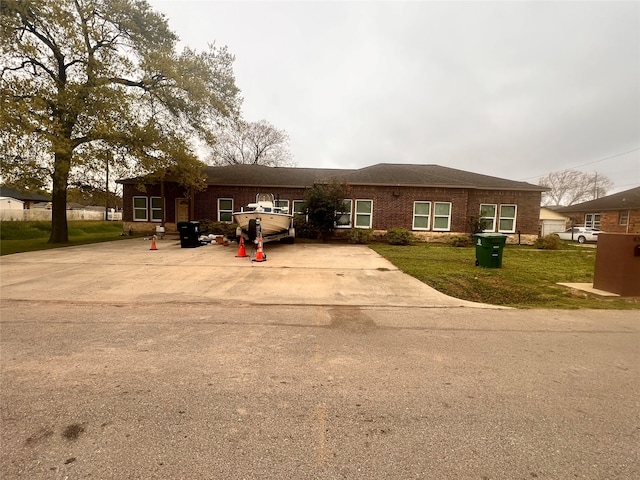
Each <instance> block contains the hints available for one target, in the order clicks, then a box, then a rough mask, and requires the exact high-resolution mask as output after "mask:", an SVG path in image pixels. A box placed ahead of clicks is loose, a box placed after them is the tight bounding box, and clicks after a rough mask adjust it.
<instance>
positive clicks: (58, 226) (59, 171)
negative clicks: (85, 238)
mask: <svg viewBox="0 0 640 480" xmlns="http://www.w3.org/2000/svg"><path fill="white" fill-rule="evenodd" d="M70 166H71V153H66V152H65V153H61V152H56V154H55V166H54V170H53V194H52V208H51V236H50V237H49V243H68V242H69V230H68V227H67V184H68V181H69V169H70Z"/></svg>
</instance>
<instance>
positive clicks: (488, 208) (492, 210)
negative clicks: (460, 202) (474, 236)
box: [480, 203, 498, 232]
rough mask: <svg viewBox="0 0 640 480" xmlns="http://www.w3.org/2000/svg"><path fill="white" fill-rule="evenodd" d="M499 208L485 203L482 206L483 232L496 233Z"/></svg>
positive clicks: (481, 220)
mask: <svg viewBox="0 0 640 480" xmlns="http://www.w3.org/2000/svg"><path fill="white" fill-rule="evenodd" d="M497 211H498V206H497V205H494V204H489V203H483V204H481V205H480V222H482V223H483V224H484V227H485V228H484V230H483V232H495V231H496V212H497Z"/></svg>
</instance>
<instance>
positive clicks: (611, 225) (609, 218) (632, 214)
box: [566, 209, 640, 233]
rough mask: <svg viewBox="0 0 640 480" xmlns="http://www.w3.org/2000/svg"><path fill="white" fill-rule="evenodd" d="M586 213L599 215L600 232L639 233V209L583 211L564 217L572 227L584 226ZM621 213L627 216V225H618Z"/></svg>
mask: <svg viewBox="0 0 640 480" xmlns="http://www.w3.org/2000/svg"><path fill="white" fill-rule="evenodd" d="M588 213H599V214H600V230H602V231H603V232H610V233H640V209H634V210H623V211H620V210H610V211H592V210H589V211H583V212H571V213H567V214H566V215H568V216H569V218H570V219H571V220H570V222H573V225H584V221H585V215H587V214H588ZM623 213H626V214H627V219H628V220H627V224H626V225H623V224H621V223H620V221H621V216H622V214H623Z"/></svg>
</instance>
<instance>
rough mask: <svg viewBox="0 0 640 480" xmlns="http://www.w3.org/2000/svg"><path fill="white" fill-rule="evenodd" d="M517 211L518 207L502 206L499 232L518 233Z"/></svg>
mask: <svg viewBox="0 0 640 480" xmlns="http://www.w3.org/2000/svg"><path fill="white" fill-rule="evenodd" d="M516 211H517V207H516V205H500V220H499V221H498V231H499V232H503V233H514V232H515V231H516Z"/></svg>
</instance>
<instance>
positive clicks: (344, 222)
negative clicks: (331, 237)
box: [336, 199, 353, 228]
mask: <svg viewBox="0 0 640 480" xmlns="http://www.w3.org/2000/svg"><path fill="white" fill-rule="evenodd" d="M352 207H353V202H352V200H350V199H345V200H343V201H342V210H341V211H339V212H336V218H337V220H336V227H337V228H351V211H352Z"/></svg>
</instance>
